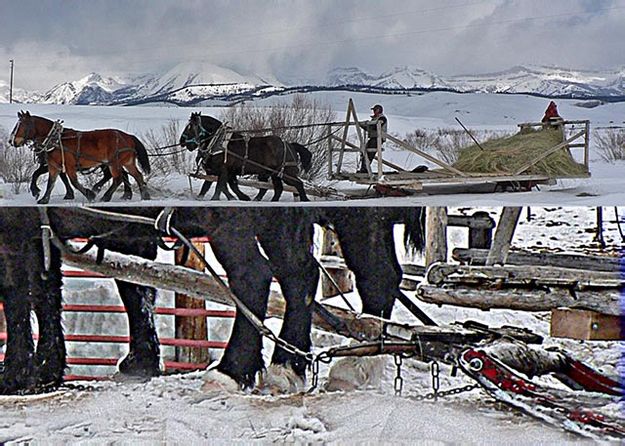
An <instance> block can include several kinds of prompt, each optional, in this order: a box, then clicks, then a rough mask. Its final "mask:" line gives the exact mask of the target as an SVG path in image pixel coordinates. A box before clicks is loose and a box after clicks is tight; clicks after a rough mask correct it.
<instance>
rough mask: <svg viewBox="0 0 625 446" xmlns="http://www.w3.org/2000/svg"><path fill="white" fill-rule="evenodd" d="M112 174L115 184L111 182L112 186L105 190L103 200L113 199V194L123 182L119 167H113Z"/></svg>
mask: <svg viewBox="0 0 625 446" xmlns="http://www.w3.org/2000/svg"><path fill="white" fill-rule="evenodd" d="M111 175H112V177H113V184H111V187H109V188H108V190H107V191H106V192H104V195H102V201H111V198H113V194H114V193H115V191H116V190H117V188H118V187H119V185H120V184H121V183H122V175H121V171H120V170H119V169H113V168H111Z"/></svg>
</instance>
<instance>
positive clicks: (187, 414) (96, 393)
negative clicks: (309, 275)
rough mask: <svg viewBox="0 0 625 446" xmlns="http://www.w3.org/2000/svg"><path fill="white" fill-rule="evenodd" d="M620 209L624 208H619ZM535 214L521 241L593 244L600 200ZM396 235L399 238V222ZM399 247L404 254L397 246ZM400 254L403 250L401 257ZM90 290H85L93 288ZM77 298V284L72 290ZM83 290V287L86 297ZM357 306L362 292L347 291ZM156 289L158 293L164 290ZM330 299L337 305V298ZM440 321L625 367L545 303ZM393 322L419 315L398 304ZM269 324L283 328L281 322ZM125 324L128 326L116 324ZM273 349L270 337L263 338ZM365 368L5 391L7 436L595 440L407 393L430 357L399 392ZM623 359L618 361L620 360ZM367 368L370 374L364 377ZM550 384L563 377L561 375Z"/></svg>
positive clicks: (443, 310)
mask: <svg viewBox="0 0 625 446" xmlns="http://www.w3.org/2000/svg"><path fill="white" fill-rule="evenodd" d="M477 210H486V211H488V212H489V213H490V214H491V216H492V217H493V218H495V219H497V217H498V214H499V212H500V210H499V209H496V208H495V209H493V208H486V209H476V208H468V207H463V208H452V209H450V212H451V213H454V214H456V213H464V214H467V215H470V214H473V212H475V211H477ZM618 212H619V216H620V215H623V213H624V212H625V208H620V209H618ZM531 213H532V218H531V219H530V220H528V219H527V218H526V214H525V213H524V214H523V216H522V218H521V221H520V222H519V226H518V230H517V232H516V234H515V237H514V240H513V246H514V247H516V248H525V249H531V250H534V251H550V252H555V251H560V250H563V251H564V252H570V253H588V254H597V253H598V247H597V245H596V244H595V243H594V242H593V230H594V224H595V213H594V209H592V208H588V207H582V208H576V207H559V206H551V207H546V208H541V207H532V208H531ZM396 236H397V237H396V238H397V239H398V240H400V236H401V229H399V228H398V230H397V234H396ZM605 239H606V243H607V245H608V246H607V249H606V251H607V252H611V253H613V254H617V253H618V252H620V249H621V246H622V240H621V236H620V234H619V230H618V227H617V224H616V218H615V213H614V210H612V209H606V210H605ZM449 242H450V245H451V247H454V246H467V231H466V230H463V229H459V228H452V229H450V232H449ZM398 254H399V256H400V258H401V257H404V253H403V250H402V249H401V248H399V246H398ZM404 260H405V259H404ZM91 287H92V288H89V287H85V289H84V290H83V291H82V292H83V293H84V294H85V295H88V294H90V293H91V292H92V291H93V289H94V287H95V285H94V284H93V283H92V285H91ZM72 294H73V296H72V298H77V297H79V296H77V295H76V294H80V292H78V291H77V290H76V289H74V291H73V292H72ZM85 297H86V296H85ZM350 297H351V298H352V299H354V303H355V304H357V302H358V301H357V299H356V296H354V295H351V296H350ZM163 298H164V297H163V296H161V297H159V299H163ZM330 303H333V304H337V305H340V300H339V299H337V298H335V299H333V300H331V301H330ZM420 306H421V307H422V309H423V310H424V311H425V312H426V313H428V314H429V315H430V316H431V317H432V318H433V319H434V320H436V321H437V322H439V323H442V324H445V323H450V322H453V321H462V320H469V319H471V320H477V321H480V322H483V323H487V324H489V325H491V326H499V325H504V324H510V325H516V326H521V327H526V328H529V329H531V330H532V331H534V332H536V333H538V334H540V335H543V336H546V340H545V346H552V345H557V346H561V347H563V348H565V349H566V350H567V351H568V352H570V353H571V354H572V355H573V356H574V357H576V358H578V359H581V360H583V361H585V362H587V363H589V364H591V365H592V366H594V367H596V368H598V369H600V370H602V371H603V372H604V373H606V374H608V375H611V376H615V377H616V376H619V375H620V376H621V377H622V376H625V364H624V363H623V359H622V354H623V346H622V345H621V343H619V342H582V341H573V340H563V339H555V338H551V337H549V336H548V334H549V314H548V313H525V312H512V311H505V310H493V311H489V312H484V311H479V310H472V309H464V308H455V307H449V306H443V307H440V308H439V307H437V306H434V305H427V304H422V305H420ZM393 319H394V320H398V321H402V322H410V323H415V321H414V319H413V318H412V316H411V315H410V314H409V313H407V312H406V311H405V310H404V309H403V308H402V307H401V306H400V305H398V306H397V308H396V311H395V312H394V315H393ZM268 325H269V326H270V327H271V328H272V329H273V330H274V331H276V330H278V329H279V321H277V320H270V321H269V323H268ZM119 334H123V333H119ZM346 342H347V341H346V340H345V339H343V338H340V337H338V336H336V335H331V334H328V333H325V332H321V331H315V332H314V334H313V344H314V346H315V349H316V351H321V350H323V349H324V348H327V347H330V346H333V345H337V344H341V343H342V344H344V343H346ZM265 346H266V348H265V356H266V358H269V356H270V354H271V350H272V346H271V345H270V343H268V342H267V343H266V344H265ZM358 363H359V364H361V365H362V364H366V367H364V368H363V369H359V370H360V371H363V372H364V373H354V372H350V371H349V368H348V367H347V365H346V364H342V365H338V366H336V365H335V367H339V368H342V370H343V372H344V373H348V374H349V373H351V374H352V376H353V377H354V381H356V380H357V379H356V378H357V377H359V376H360V377H361V379H362V380H363V382H364V381H367V388H366V389H361V390H356V391H341V392H326V391H324V390H318V391H315V392H314V393H312V394H303V393H298V394H294V395H289V396H272V395H259V394H249V393H243V392H240V391H237V390H232V389H229V390H226V389H219V388H218V389H215V387H214V384H215V383H214V382H213V381H211V380H210V378H211V375H208V377H207V375H205V373H203V372H196V373H192V374H187V375H171V376H166V377H161V378H157V379H153V380H151V381H150V382H148V383H119V382H104V383H98V384H95V385H94V388H93V389H92V390H87V391H81V390H70V391H64V392H61V393H58V394H53V395H50V396H45V397H42V396H33V397H17V398H16V397H0V410H2V416H1V417H0V443H4V442H7V443H13V444H30V443H48V442H52V443H66V442H87V443H95V444H117V443H122V444H131V443H132V444H134V443H136V442H139V441H140V442H150V443H154V442H161V443H162V442H168V443H184V444H188V443H200V442H202V443H204V442H210V443H215V444H231V443H233V442H237V443H245V444H247V443H250V442H261V443H270V442H279V443H282V442H289V443H290V442H296V443H332V444H388V443H393V444H395V443H401V444H493V445H501V444H510V445H512V444H580V443H582V444H585V443H587V442H588V443H590V442H589V441H588V440H585V439H580V438H579V437H577V436H573V435H571V434H568V433H566V432H564V431H562V430H560V429H557V428H554V427H551V426H547V425H545V424H542V423H540V422H538V421H536V420H534V419H532V418H530V417H528V416H526V415H522V414H520V413H518V412H515V411H512V410H510V409H508V408H506V407H504V406H503V405H501V404H499V403H496V402H494V400H492V398H490V397H489V396H487V395H486V394H485V393H483V392H482V391H479V390H473V391H471V392H469V393H463V394H460V395H457V396H451V397H447V398H445V399H441V400H439V401H438V402H436V403H434V402H425V401H417V400H415V399H414V398H411V397H413V396H415V395H417V394H423V393H426V392H429V391H430V386H431V384H430V376H429V375H430V370H429V367H428V365H427V364H423V363H420V362H417V361H414V360H406V361H405V363H404V367H403V371H402V375H403V378H404V392H403V395H402V396H401V397H395V396H394V395H393V393H394V391H393V379H394V377H395V368H394V364H393V361H392V358H382V359H375V360H371V361H368V360H365V359H360V360H359V361H358ZM619 364H620V365H619ZM441 371H442V373H441V389H448V388H451V387H457V386H463V385H466V384H469V383H470V380H468V379H467V378H464V377H462V376H461V375H462V374H460V375H459V376H457V377H452V376H450V373H449V372H450V370H449V369H448V368H447V367H442V368H441ZM363 375H364V376H363ZM327 377H328V368H327V367H326V366H324V367H323V368H322V370H321V385H322V386H323V385H324V384H325V383H326V382H327ZM543 382H544V383H548V384H549V385H553V386H556V385H557V386H559V387H561V385H559V384H557V383H556V381H555V380H551V379H549V378H543ZM607 402H608V403H609V404H606V405H605V406H604V407H603V409H602V413H605V414H608V415H610V416H613V417H620V419H621V420H623V422H624V423H625V406H624V405H623V404H624V403H623V402H620V403H618V402H617V401H616V400H614V399H612V400H609V401H607Z"/></svg>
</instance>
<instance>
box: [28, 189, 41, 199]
mask: <svg viewBox="0 0 625 446" xmlns="http://www.w3.org/2000/svg"><path fill="white" fill-rule="evenodd" d="M40 193H41V190H40V189H31V190H30V194H31V195H32V196H33V197H35V198H37V197H38V196H39V194H40Z"/></svg>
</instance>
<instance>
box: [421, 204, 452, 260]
mask: <svg viewBox="0 0 625 446" xmlns="http://www.w3.org/2000/svg"><path fill="white" fill-rule="evenodd" d="M425 235H426V241H425V266H426V268H428V267H429V266H430V265H432V264H433V263H436V262H446V261H447V208H445V207H433V206H432V207H428V208H427V214H426V220H425Z"/></svg>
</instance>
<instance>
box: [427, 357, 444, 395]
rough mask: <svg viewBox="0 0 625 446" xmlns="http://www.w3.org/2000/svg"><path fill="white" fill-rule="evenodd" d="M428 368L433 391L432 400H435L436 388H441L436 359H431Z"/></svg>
mask: <svg viewBox="0 0 625 446" xmlns="http://www.w3.org/2000/svg"><path fill="white" fill-rule="evenodd" d="M430 368H431V374H432V390H433V391H434V392H433V393H434V401H436V400H437V399H438V390H439V389H440V388H441V381H440V374H441V367H440V365H439V364H438V362H437V361H432V364H431V366H430Z"/></svg>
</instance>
